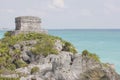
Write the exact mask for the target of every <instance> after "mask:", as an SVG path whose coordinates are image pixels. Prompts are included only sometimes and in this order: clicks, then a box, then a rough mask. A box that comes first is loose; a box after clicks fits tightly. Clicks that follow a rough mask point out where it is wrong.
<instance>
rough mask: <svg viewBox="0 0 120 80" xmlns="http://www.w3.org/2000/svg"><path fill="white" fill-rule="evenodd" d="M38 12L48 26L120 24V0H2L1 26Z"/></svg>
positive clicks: (76, 26) (73, 26)
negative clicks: (19, 17) (18, 17)
mask: <svg viewBox="0 0 120 80" xmlns="http://www.w3.org/2000/svg"><path fill="white" fill-rule="evenodd" d="M17 16H38V17H40V18H41V19H42V27H43V28H45V29H53V28H54V29H60V28H61V29H69V28H120V0H0V28H1V27H4V28H14V27H15V23H14V22H15V21H14V18H15V17H17Z"/></svg>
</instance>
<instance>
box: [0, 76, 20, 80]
mask: <svg viewBox="0 0 120 80" xmlns="http://www.w3.org/2000/svg"><path fill="white" fill-rule="evenodd" d="M0 80H20V79H19V78H8V77H0Z"/></svg>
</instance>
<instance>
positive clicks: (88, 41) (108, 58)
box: [0, 29, 120, 73]
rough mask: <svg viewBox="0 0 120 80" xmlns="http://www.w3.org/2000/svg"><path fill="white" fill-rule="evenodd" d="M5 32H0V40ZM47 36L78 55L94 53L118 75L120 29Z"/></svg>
mask: <svg viewBox="0 0 120 80" xmlns="http://www.w3.org/2000/svg"><path fill="white" fill-rule="evenodd" d="M4 32H5V31H0V38H2V37H3V34H4ZM48 32H49V34H52V35H55V36H59V37H62V38H63V39H65V40H67V41H69V42H71V43H72V44H74V46H75V47H76V48H77V50H78V51H79V53H81V52H82V51H83V50H85V49H87V50H88V51H90V52H92V53H96V54H97V55H98V56H99V57H100V59H101V61H103V62H105V63H106V62H108V63H111V64H114V65H115V68H116V71H117V72H118V73H120V29H118V30H117V29H78V30H75V29H73V30H48Z"/></svg>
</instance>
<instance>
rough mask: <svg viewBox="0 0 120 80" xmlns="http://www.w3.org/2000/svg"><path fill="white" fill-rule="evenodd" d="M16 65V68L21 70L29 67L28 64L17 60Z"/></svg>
mask: <svg viewBox="0 0 120 80" xmlns="http://www.w3.org/2000/svg"><path fill="white" fill-rule="evenodd" d="M15 65H16V68H21V67H26V66H27V64H26V63H25V62H24V61H22V60H16V61H15Z"/></svg>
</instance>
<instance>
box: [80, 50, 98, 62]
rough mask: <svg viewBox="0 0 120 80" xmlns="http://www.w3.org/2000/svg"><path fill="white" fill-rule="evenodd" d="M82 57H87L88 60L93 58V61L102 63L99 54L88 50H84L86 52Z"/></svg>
mask: <svg viewBox="0 0 120 80" xmlns="http://www.w3.org/2000/svg"><path fill="white" fill-rule="evenodd" d="M82 56H87V57H88V58H92V59H94V60H95V61H98V62H100V58H99V56H98V55H97V54H95V53H90V52H89V51H88V50H84V51H83V52H82Z"/></svg>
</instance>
